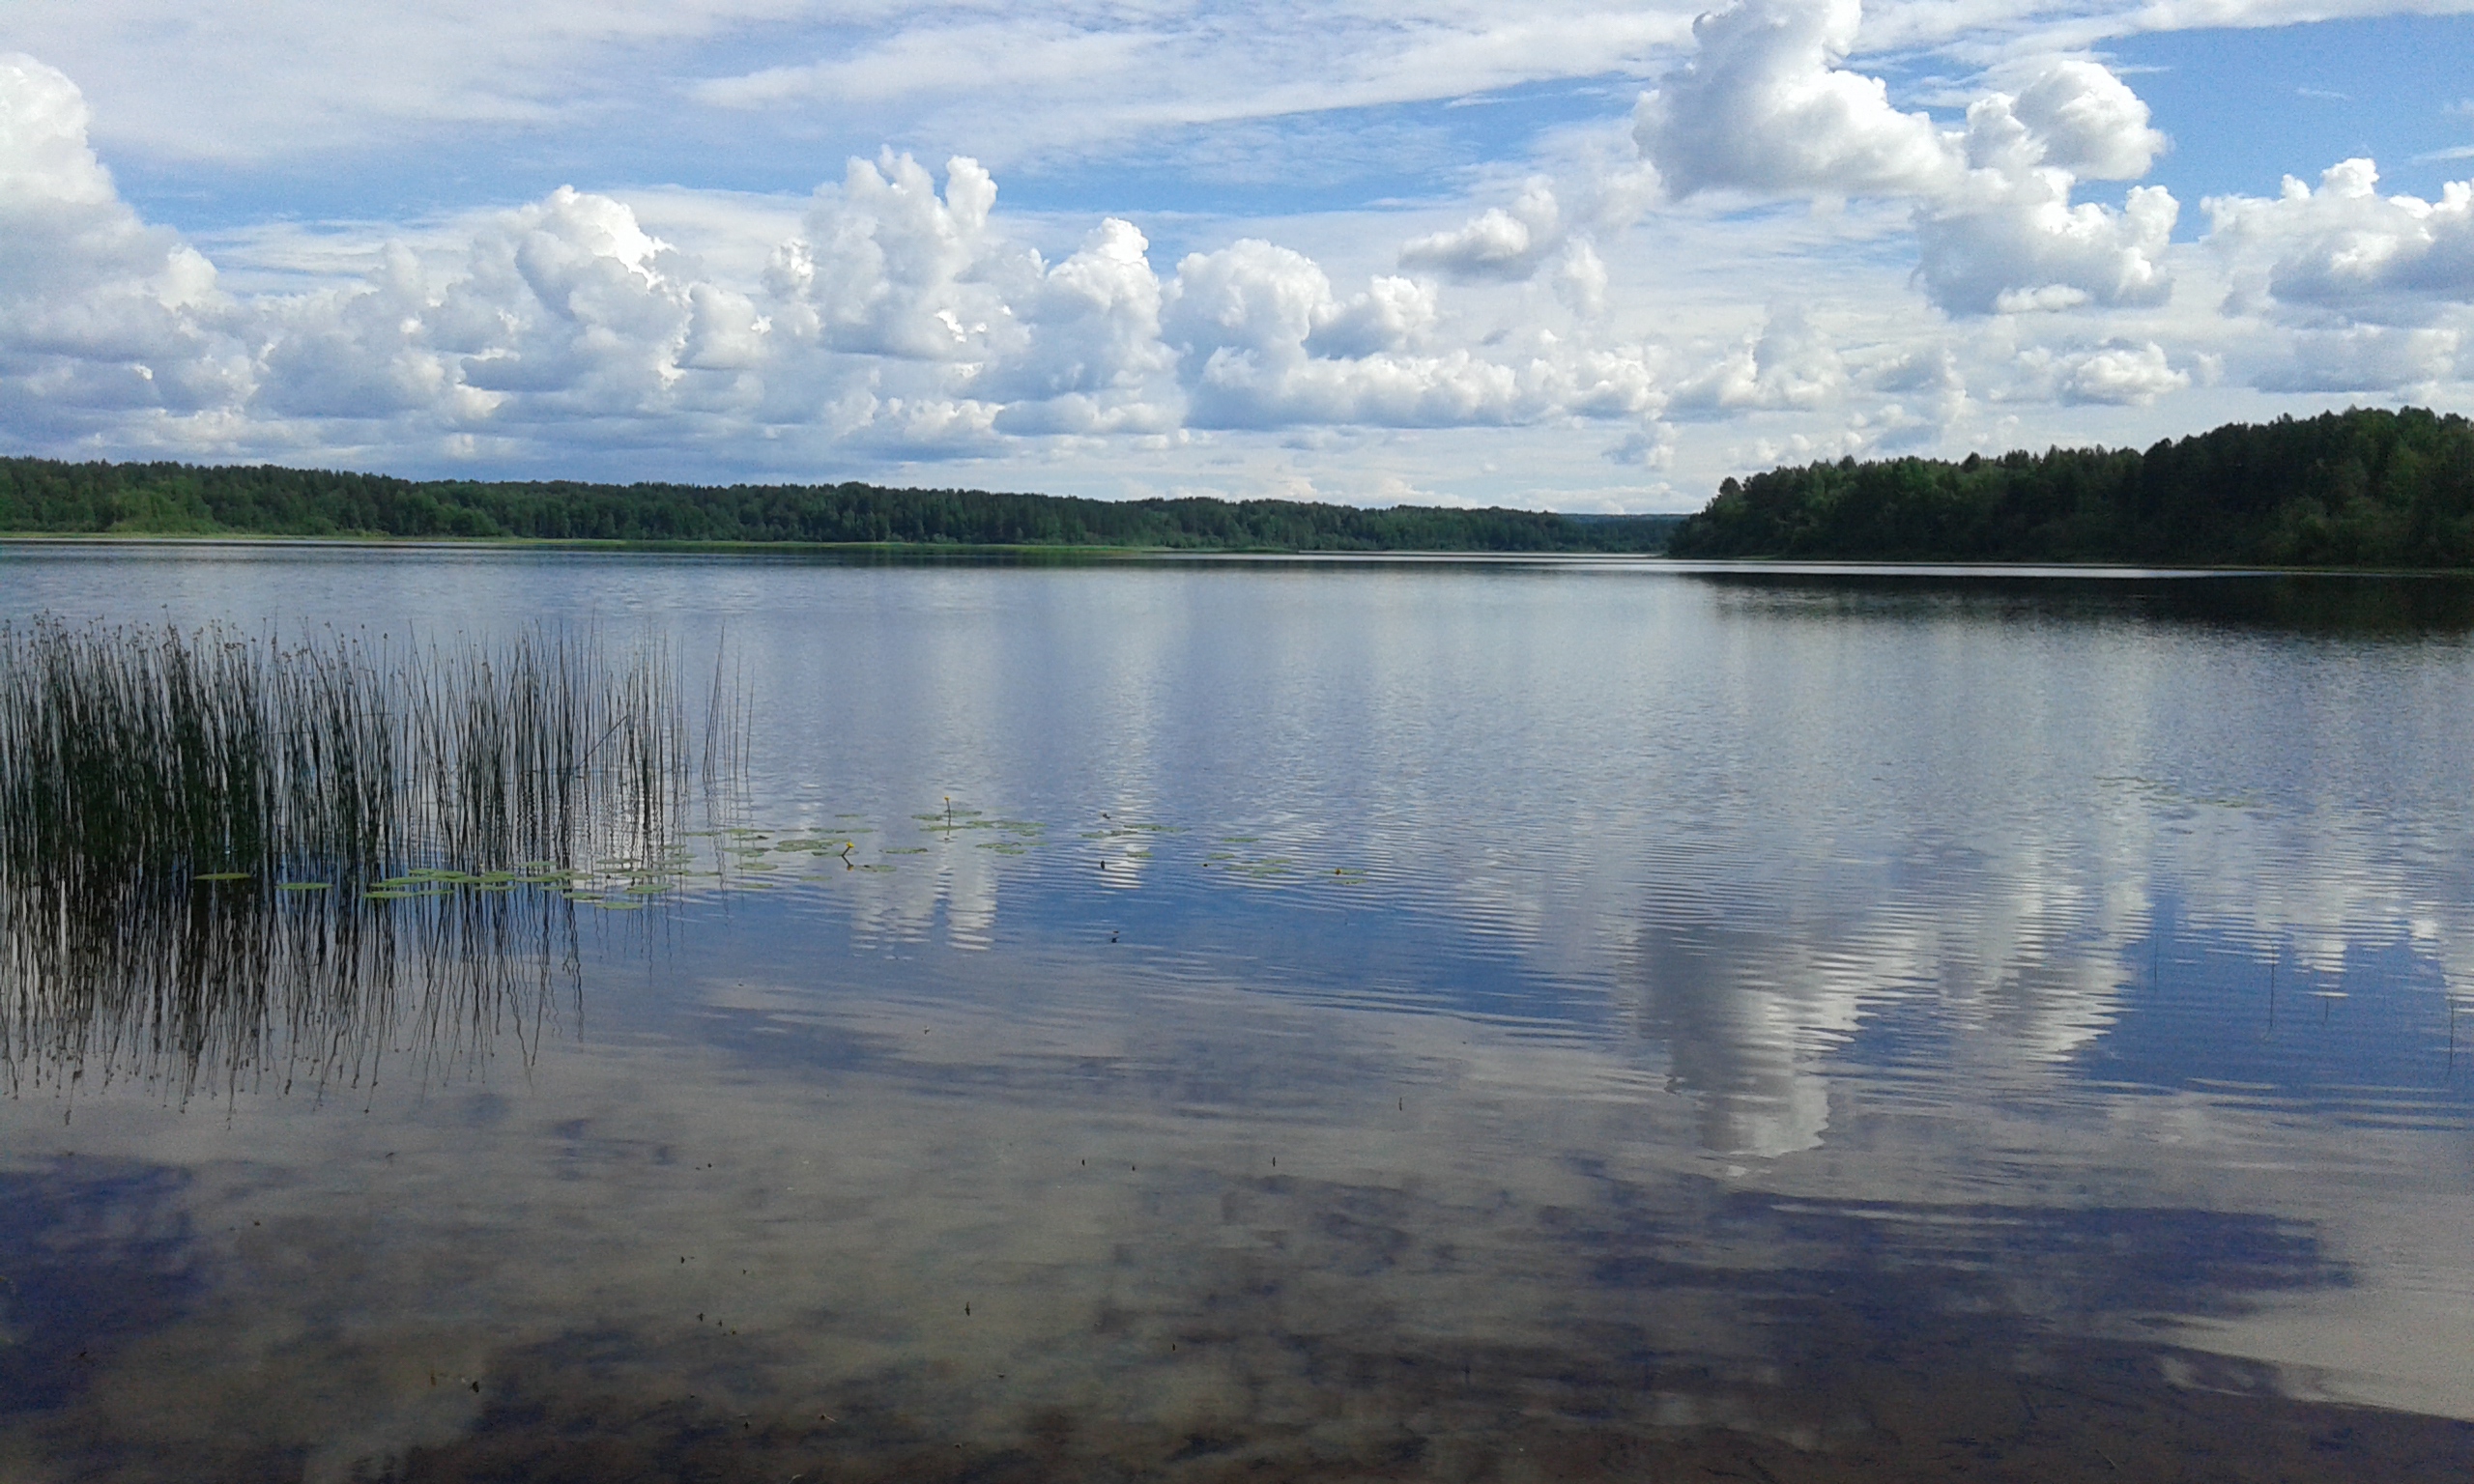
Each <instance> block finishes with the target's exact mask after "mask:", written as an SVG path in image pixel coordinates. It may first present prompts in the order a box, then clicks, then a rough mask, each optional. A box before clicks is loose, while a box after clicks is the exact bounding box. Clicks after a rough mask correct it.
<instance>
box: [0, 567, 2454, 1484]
mask: <svg viewBox="0 0 2474 1484" xmlns="http://www.w3.org/2000/svg"><path fill="white" fill-rule="evenodd" d="M37 613H49V614H57V615H61V616H64V617H66V618H70V619H72V620H79V621H82V620H85V619H89V618H110V619H116V620H143V621H149V622H161V621H169V622H171V623H173V624H176V625H180V626H184V627H191V626H196V625H200V624H205V623H208V622H216V621H219V622H221V623H224V624H226V625H230V626H236V627H238V628H240V629H243V630H245V631H248V632H252V633H255V632H259V631H261V630H263V629H266V628H268V627H270V626H272V627H273V629H275V630H276V631H277V632H278V633H302V632H307V631H309V630H314V629H317V628H320V627H322V626H329V625H331V626H335V627H338V628H347V629H356V630H358V629H367V630H369V631H372V632H375V633H385V634H389V635H398V636H426V637H441V636H452V635H456V634H465V635H473V636H480V637H484V638H486V637H491V636H503V635H507V634H512V633H515V632H517V631H519V630H521V629H522V628H524V627H525V626H526V625H528V624H531V623H532V622H534V621H535V620H539V619H549V620H554V621H558V622H561V623H564V624H568V625H573V626H581V625H585V624H590V625H591V626H593V627H594V628H595V629H596V630H597V631H598V633H599V634H600V635H601V636H602V637H603V638H604V639H605V641H608V642H613V643H615V644H617V645H619V646H620V647H624V646H625V645H628V644H632V643H635V642H639V641H641V640H647V639H649V640H651V641H653V642H660V643H663V644H666V645H668V646H670V648H671V649H672V651H673V652H674V653H675V654H676V656H677V657H678V663H679V666H680V669H681V671H682V672H683V673H687V674H690V675H700V676H701V675H702V674H703V673H705V672H706V671H710V670H711V669H712V668H713V665H714V661H715V656H716V655H717V653H718V654H719V655H721V656H722V657H723V659H724V664H725V672H726V673H727V674H728V675H730V676H732V677H734V683H735V684H736V685H738V686H739V687H740V689H741V693H742V694H743V695H744V696H745V697H746V698H747V700H748V704H749V707H750V709H749V712H748V731H747V736H748V739H749V747H748V753H747V756H746V759H745V773H744V785H743V788H742V789H741V790H740V792H739V794H738V795H737V796H736V797H735V798H734V801H733V802H732V803H731V805H730V807H729V808H728V810H727V811H726V812H725V813H724V815H723V816H721V817H719V818H717V819H716V820H715V821H714V823H715V824H716V825H717V826H718V827H720V828H723V829H725V830H728V831H734V832H735V833H724V834H719V835H705V834H700V835H698V836H695V837H692V838H691V840H690V845H691V847H692V848H693V849H694V850H696V851H700V852H703V853H702V854H701V855H700V856H699V862H700V866H699V869H700V870H705V869H709V870H712V871H714V872H717V873H716V874H710V875H704V874H699V875H693V876H686V877H682V878H681V879H680V880H678V881H677V882H675V883H671V884H670V885H669V886H668V887H666V888H665V889H661V890H647V891H646V892H645V893H644V894H643V895H642V896H641V897H640V898H638V899H626V898H625V897H624V894H623V893H621V892H617V891H614V892H613V893H611V894H610V895H608V896H606V897H604V898H601V899H599V900H601V901H603V902H607V903H609V904H608V905H598V904H595V902H594V901H593V900H586V901H574V900H569V899H566V898H564V897H561V896H558V895H556V894H550V893H543V892H536V891H531V890H530V889H526V890H521V891H518V892H516V893H513V894H510V895H509V896H508V897H506V898H504V899H502V900H501V903H500V905H499V906H497V907H494V908H492V909H491V910H496V911H502V912H503V913H505V914H508V916H507V917H506V918H505V919H504V920H503V921H502V920H500V919H492V920H491V921H492V922H498V923H500V925H501V928H503V927H504V925H505V923H508V922H511V923H513V924H514V929H513V930H512V931H502V932H501V933H500V936H499V937H497V938H494V939H490V940H488V941H486V942H485V941H483V939H482V936H480V935H476V934H475V933H474V932H469V931H468V932H465V933H464V935H463V936H460V937H451V938H440V939H435V940H432V939H424V940H423V941H425V942H429V943H431V945H432V948H431V957H430V959H429V960H428V961H427V962H428V967H427V970H426V972H428V973H430V974H431V975H433V976H434V977H435V978H434V982H433V981H424V980H421V979H420V978H419V976H418V975H413V976H410V977H406V978H404V979H402V980H400V981H389V982H387V983H385V984H383V985H376V986H375V987H373V986H372V985H370V984H367V983H362V982H359V981H355V982H352V983H345V982H343V981H342V980H338V981H337V982H336V984H335V985H334V987H333V988H332V990H331V994H330V995H328V996H327V998H325V999H323V1000H321V1001H320V1008H315V1009H314V1010H313V1011H302V1010H301V1009H300V1007H299V1004H298V1003H293V1005H292V1008H291V1009H290V1010H288V1011H286V1010H283V1009H282V1008H280V1007H278V1009H277V1010H276V1011H275V1012H273V1013H268V1014H266V1015H264V1016H262V1017H261V1018H262V1021H263V1023H262V1024H261V1025H260V1031H261V1032H262V1034H261V1035H260V1036H259V1039H257V1040H256V1041H253V1042H246V1044H244V1043H243V1042H239V1041H233V1040H230V1039H229V1038H227V1039H226V1040H221V1041H216V1040H212V1039H209V1040H208V1041H204V1042H201V1041H198V1040H195V1039H190V1040H187V1041H185V1040H184V1039H183V1038H182V1037H180V1036H176V1035H167V1034H164V1032H163V1028H162V1026H161V1025H160V1024H156V1023H152V1022H149V1023H137V1022H135V1021H132V1022H130V1023H126V1024H123V1023H118V1022H115V1023H114V1024H111V1025H86V1026H84V1027H83V1028H82V1030H81V1031H80V1034H82V1035H85V1036H86V1037H87V1040H86V1041H84V1042H79V1043H78V1044H79V1045H81V1046H82V1047H84V1049H82V1050H79V1051H76V1052H74V1053H73V1054H72V1052H69V1051H64V1050H61V1049H59V1047H60V1046H61V1045H63V1044H66V1043H65V1042H46V1041H43V1040H42V1039H41V1038H39V1037H30V1036H28V1035H26V1034H21V1032H22V1031H23V1028H24V1027H25V1026H26V1025H27V1024H29V1023H31V1022H30V1021H29V1019H28V1016H29V1015H30V1014H31V1013H32V1012H30V1011H29V1010H28V1004H29V1003H30V1002H29V1001H27V1000H26V999H25V997H24V996H23V995H22V994H21V995H20V996H19V1003H17V1004H16V1005H14V1006H12V1007H10V1008H9V1010H8V1012H7V1013H8V1015H9V1016H10V1017H11V1018H10V1019H9V1021H8V1024H9V1026H10V1027H11V1030H10V1038H9V1040H8V1042H7V1044H8V1049H9V1056H10V1062H9V1065H8V1066H7V1068H6V1069H5V1070H6V1072H7V1076H8V1079H9V1083H10V1085H11V1087H12V1089H13V1096H11V1097H10V1098H8V1099H0V1477H5V1478H9V1479H29V1480H51V1479H86V1478H99V1479H101V1478H108V1479H129V1480H154V1479H163V1480H173V1479H179V1480H200V1479H206V1480H215V1479H233V1480H242V1479H248V1480H260V1479H291V1478H302V1479H309V1480H322V1481H323V1480H347V1479H375V1478H404V1479H477V1478H490V1479H501V1478H561V1479H569V1478H573V1479H586V1478H638V1477H642V1478H728V1479H739V1478H746V1479H773V1480H783V1479H790V1478H793V1477H802V1478H806V1479H812V1480H813V1479H845V1478H849V1479H862V1478H897V1477H898V1478H904V1479H939V1478H955V1479H964V1478H969V1479H1001V1480H1017V1479H1020V1480H1030V1479H1043V1478H1076V1479H1080V1478H1162V1479H1179V1480H1184V1479H1194V1480H1220V1479H1233V1478H1238V1477H1243V1478H1247V1479H1267V1478H1268V1479H1279V1478H1333V1479H1363V1478H1434V1479H1453V1480H1478V1479H1507V1480H1509V1479H1549V1478H1597V1477H1606V1478H1625V1479H1661V1480H1663V1479H1668V1478H1675V1479H1700V1478H1712V1477H1735V1478H1744V1479H1753V1480H1758V1481H1764V1484H1776V1481H1791V1480H1836V1479H1903V1478H1916V1477H1969V1478H1986V1479H2021V1480H2053V1479H2075V1478H2086V1479H2123V1478H2141V1479H2147V1478H2153V1479H2173V1478H2192V1479H2202V1478H2206V1479H2214V1478H2229V1479H2230V1478H2264V1477H2285V1478H2294V1479H2402V1480H2419V1479H2432V1480H2441V1479H2462V1478H2464V1477H2466V1476H2467V1473H2468V1471H2469V1470H2474V1423H2469V1421H2468V1419H2474V1361H2469V1356H2474V1138H2470V1137H2469V1134H2470V1133H2474V744H2470V743H2469V735H2468V725H2469V722H2474V587H2469V586H2468V585H2463V584H2458V583H2450V582H2444V581H2439V580H2402V579H2356V580H2341V579H2320V580H2302V579H2292V578H2282V579H2276V578H2241V577H2196V576H2179V577H2176V576H2160V575H2149V576H2133V575H2121V576H2091V575H2088V574H2084V573H2080V574H2054V575H2045V576H2018V575H1990V574H1978V575H1972V576H1971V575H1964V574H1949V573H1940V574H1925V573H1913V572H1907V573H1899V572H1882V571H1864V570H1839V571H1828V570H1809V571H1799V572H1768V571H1764V572H1753V571H1743V570H1733V571H1695V570H1691V569H1688V568H1683V567H1678V566H1673V565H1668V564H1661V563H1656V562H1587V561H1581V562H1552V563H1544V562H1523V561H1405V560H1404V561H1391V562H1355V561H1243V560H1205V561H1182V562H1140V561H1127V562H1121V563H1107V564H1101V565H1084V566H1020V565H973V564H964V563H946V564H911V565H898V564H850V563H834V562H820V561H807V560H791V559H781V560H774V559H749V558H727V559H724V558H704V557H658V556H643V557H634V556H608V555H594V556H567V555H542V554H517V553H505V552H460V551H386V552H377V551H364V550H340V549H323V548H281V547H269V548H213V549H209V548H173V547H122V546H113V547H67V546H52V545H41V546H34V545H17V546H8V547H0V616H5V617H9V618H13V619H20V620H21V619H22V618H24V617H25V616H26V615H30V614H37ZM701 684H702V681H701V680H699V681H698V685H699V686H701ZM699 694H700V695H701V690H700V692H699ZM415 907H418V908H419V909H420V910H423V911H433V912H435V911H440V910H444V909H437V908H433V907H432V906H431V905H430V904H427V903H407V904H405V909H406V910H407V912H410V911H411V910H413V909H414V908H415ZM459 910H460V909H459ZM64 911H65V909H64ZM46 930H49V929H48V928H45V927H44V926H43V924H42V923H40V922H35V921H31V920H29V921H28V922H22V923H19V924H17V925H16V926H15V927H14V928H13V929H12V931H13V932H14V933H15V934H16V935H17V936H18V937H21V938H22V937H24V936H25V935H27V934H33V933H39V932H42V931H46ZM60 930H62V931H64V932H65V931H66V930H67V929H66V928H62V929H60ZM494 930H496V929H494ZM21 948H22V945H21V944H17V943H14V942H13V943H11V944H10V945H7V946H6V952H8V953H18V952H19V951H20V949H21ZM442 965H444V967H442ZM493 966H495V967H493ZM476 969H477V970H479V971H480V972H477V973H476V972H475V971H476ZM499 970H504V971H505V972H498V971H499ZM441 984H445V985H448V987H446V988H445V989H441V988H440V987H439V985H441ZM425 985H426V987H425ZM39 987H40V986H38V988H39ZM313 987H314V986H313ZM354 996H360V997H361V998H360V999H354V998H353V997H354ZM371 996H375V997H377V998H379V999H383V1000H384V1001H385V1002H386V1003H383V1004H380V1003H370V1002H369V997H371ZM347 1000H350V1001H351V1003H350V1004H348V1005H347V1004H345V1003H344V1002H345V1001H347ZM216 1013H224V1012H221V1011H217V1012H216ZM231 1014H234V1015H240V1016H241V1017H242V1018H243V1019H245V1018H246V1015H245V1014H244V1013H242V1012H239V1011H234V1012H231ZM338 1015H343V1016H344V1017H345V1018H347V1019H350V1020H351V1022H352V1024H353V1025H355V1026H357V1027H359V1029H358V1030H357V1031H355V1032H354V1035H355V1037H357V1039H355V1040H353V1041H352V1042H351V1044H350V1045H349V1046H347V1047H344V1048H343V1049H342V1050H338V1049H336V1047H337V1044H338V1042H335V1041H334V1039H333V1037H332V1036H331V1034H330V1032H331V1027H332V1025H333V1024H335V1023H338V1022H337V1021H336V1020H335V1018H334V1017H336V1016H338ZM322 1017H323V1018H322ZM234 1023H238V1022H234ZM228 1028H229V1027H228V1026H227V1029H228ZM321 1036H326V1037H328V1039H327V1040H326V1041H324V1042H321V1041H320V1040H319V1038H320V1037H321Z"/></svg>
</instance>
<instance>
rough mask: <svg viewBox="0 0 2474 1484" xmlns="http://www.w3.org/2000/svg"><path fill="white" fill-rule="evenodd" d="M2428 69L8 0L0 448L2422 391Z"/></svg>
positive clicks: (2090, 48) (1165, 487)
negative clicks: (14, 0)
mask: <svg viewBox="0 0 2474 1484" xmlns="http://www.w3.org/2000/svg"><path fill="white" fill-rule="evenodd" d="M1696 19H1697V22H1698V23H1697V24H1696ZM2468 59H2474V14H2448V13H2447V8H2446V7H2445V6H2442V7H2438V8H2431V7H2424V8H2420V9H2418V10H2416V11H2414V12H2411V13H2406V12H2396V13H2391V11H2390V10H2389V9H2388V8H2383V7H2382V6H2380V5H2378V4H2375V3H2371V4H2364V3H2355V4H2345V3H2340V4H2336V5H2328V4H2315V5H2311V6H2308V7H2305V6H2298V5H2295V4H2292V3H2290V0H2268V3H2251V0H2208V3H2205V4H2197V3H2190V0H2156V3H2150V4H2144V5H2115V6H2110V7H2109V6H2105V5H2085V4H2081V5H2072V4H2048V5H2039V4H2032V3H2019V0H1960V3H1957V4H1950V3H1941V0H1937V3H1932V4H1922V3H1916V4H1908V5H1873V6H1869V7H1859V6H1858V5H1857V4H1855V3H1851V0H1738V3H1736V4H1733V5H1729V6H1726V7H1723V8H1720V9H1717V10H1715V11H1712V12H1707V13H1703V12H1698V11H1696V9H1695V8H1694V7H1692V6H1689V5H1678V6H1669V7H1657V6H1641V5H1624V6H1618V5H1608V4H1599V3H1593V0H1555V3H1543V4H1532V5H1516V4H1512V5H1507V4H1486V5H1480V4H1475V3H1466V4H1457V5H1455V4H1452V3H1442V4H1435V3H1428V4H1423V5H1420V6H1415V7H1410V6H1403V5H1397V4H1395V3H1391V0H1351V3H1342V4H1317V5H1306V4H1289V5H1282V6H1268V5H1256V4H1247V3H1196V0H1115V3H1078V0H1047V3H1031V4H1019V5H1009V6H1003V7H998V6H992V5H982V4H972V3H944V4H935V3H932V4H925V5H905V6H892V5H885V4H878V3H871V0H858V3H838V4H824V3H817V0H659V3H656V0H600V3H595V4H588V3H585V0H496V3H484V0H443V3H441V4H438V5H434V6H431V7H425V8H419V9H418V10H417V12H416V11H413V10H410V9H407V8H401V7H388V6H378V5H372V4H368V3H365V0H326V3H323V4H312V3H309V0H268V3H262V4H257V5H252V6H249V7H245V8H244V7H216V6H212V5H210V6H206V7H199V6H196V5H194V4H191V5H180V6H176V5H173V4H170V3H168V0H81V3H76V4H70V3H64V0H18V3H16V4H14V5H13V6H11V7H10V8H8V9H7V10H6V11H5V12H0V383H5V384H6V392H5V395H0V444H5V446H6V447H8V448H9V449H10V451H19V452H41V453H52V454H63V455H73V456H81V457H91V456H103V457H150V458H153V457H179V458H188V459H196V460H202V461H218V462H219V461H234V460H260V459H264V460H273V461H279V462H286V463H316V464H321V465H340V466H349V467H355V468H364V469H373V470H383V471H393V472H402V473H410V474H439V473H454V474H464V475H481V476H488V475H508V476H534V475H548V474H572V475H577V476H583V477H601V478H627V477H638V476H641V477H663V478H688V479H699V480H710V481H728V480H733V479H740V478H767V479H772V478H818V479H825V478H834V479H838V478H846V477H859V478H874V479H882V480H888V481H894V482H922V483H935V484H954V483H966V484H975V485H982V486H990V487H1001V488H1015V489H1025V488H1027V489H1047V490H1053V491H1058V492H1070V493H1078V494H1090V495H1099V496H1104V497H1129V496H1139V495H1148V494H1173V493H1210V494H1220V495H1228V496H1253V495H1284V496H1294V497H1303V498H1315V499H1341V500H1351V501H1359V502H1376V503H1389V502H1393V501H1396V500H1403V499H1414V500H1436V501H1446V502H1454V503H1461V502H1481V503H1497V502H1500V503H1509V504H1519V505H1538V506H1553V507H1559V508H1568V509H1672V508H1688V507H1693V506H1697V505H1698V504H1699V503H1700V502H1701V501H1702V500H1704V499H1707V497H1708V494H1709V492H1710V490H1711V489H1712V487H1713V486H1714V484H1715V483H1716V481H1717V480H1718V479H1719V478H1721V477H1723V476H1725V475H1726V474H1728V473H1738V472H1743V471H1748V470H1752V469H1757V468H1762V467H1767V466H1768V465H1769V464H1772V463H1776V462H1781V461H1802V460H1805V459H1811V458H1824V457H1827V458H1835V457H1838V456H1840V455H1842V454H1849V453H1853V454H1856V455H1858V456H1866V455H1877V454H1884V453H1893V452H1924V453H1936V454H1948V455H1957V454H1963V453H1965V452H1968V451H1971V450H1993V449H1999V448H2004V447H2010V446H2018V445H2028V446H2042V445H2044V444H2047V443H2051V442H2109V443H2120V442H2148V441H2152V440H2153V439H2155V438H2157V437H2162V436H2170V435H2174V434H2179V433H2184V432H2192V431H2197V430H2200V429H2201V428H2204V427H2207V426H2211V425H2214V424H2215V423H2218V422H2222V421H2226V420H2229V419H2232V418H2237V417H2260V416H2272V415H2275V414H2280V413H2287V412H2291V413H2296V414H2307V413H2310V412H2316V411H2318V410H2321V409H2324V408H2330V407H2342V406H2346V405H2349V404H2396V403H2402V402H2414V403H2419V404H2423V405H2434V406H2439V407H2442V408H2446V409H2449V410H2454V411H2460V412H2463V411H2474V199H2469V197H2468V195H2467V187H2466V186H2464V185H2461V184H2460V185H2455V186H2452V184H2451V183H2463V182H2466V181H2468V180H2469V179H2474V81H2468V80H2467V75H2468V74H2469V73H2474V69H2469V68H2468V67H2467V66H2466V65H2465V63H2466V61H2467V60H2468ZM2347 161H2356V163H2350V164H2348V163H2346V162H2347ZM2366 161H2367V162H2368V163H2364V162H2366ZM2332 171H2333V173H2330V172H2332ZM2288 178H2291V180H2292V181H2293V182H2295V183H2296V184H2293V185H2287V179H2288Z"/></svg>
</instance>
